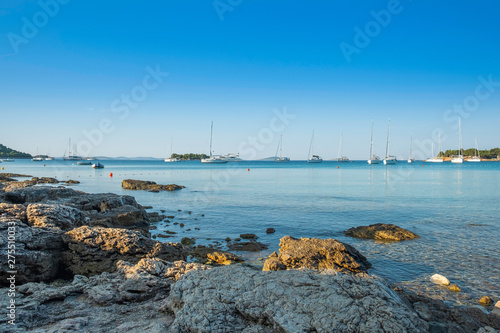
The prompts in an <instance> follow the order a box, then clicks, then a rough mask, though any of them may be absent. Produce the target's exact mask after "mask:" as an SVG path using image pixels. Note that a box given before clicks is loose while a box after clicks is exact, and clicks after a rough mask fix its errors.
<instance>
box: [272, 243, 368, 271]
mask: <svg viewBox="0 0 500 333" xmlns="http://www.w3.org/2000/svg"><path fill="white" fill-rule="evenodd" d="M371 266H372V265H371V264H370V263H369V262H368V260H367V259H366V258H365V256H363V255H362V254H361V253H360V252H359V251H358V250H356V249H355V248H354V247H352V246H351V245H349V244H344V243H342V242H340V241H338V240H336V239H319V238H301V239H297V238H293V237H290V236H285V237H283V238H282V239H281V240H280V250H279V255H276V253H274V254H271V256H270V257H269V259H267V260H266V263H265V264H264V269H265V270H285V269H300V268H309V269H335V270H337V271H341V272H349V273H366V271H367V269H369V268H370V267H371Z"/></svg>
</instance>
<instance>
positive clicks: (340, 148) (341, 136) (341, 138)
mask: <svg viewBox="0 0 500 333" xmlns="http://www.w3.org/2000/svg"><path fill="white" fill-rule="evenodd" d="M342 140H344V133H343V132H342V134H341V135H340V145H339V153H338V155H337V159H338V160H340V157H341V155H342Z"/></svg>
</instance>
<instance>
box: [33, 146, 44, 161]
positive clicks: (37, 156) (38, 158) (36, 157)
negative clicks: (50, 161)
mask: <svg viewBox="0 0 500 333" xmlns="http://www.w3.org/2000/svg"><path fill="white" fill-rule="evenodd" d="M31 160H32V161H33V162H41V161H43V156H42V155H38V147H37V148H36V155H35V156H33V158H32V159H31Z"/></svg>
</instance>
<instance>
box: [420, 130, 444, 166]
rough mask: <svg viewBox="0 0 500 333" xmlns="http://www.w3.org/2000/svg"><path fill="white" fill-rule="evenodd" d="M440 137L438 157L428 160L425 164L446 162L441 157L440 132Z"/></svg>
mask: <svg viewBox="0 0 500 333" xmlns="http://www.w3.org/2000/svg"><path fill="white" fill-rule="evenodd" d="M438 135H439V141H438V142H439V153H438V156H436V157H431V158H429V159H426V160H425V162H429V163H443V162H444V159H443V157H442V156H441V132H439V133H438ZM432 156H434V141H433V142H432Z"/></svg>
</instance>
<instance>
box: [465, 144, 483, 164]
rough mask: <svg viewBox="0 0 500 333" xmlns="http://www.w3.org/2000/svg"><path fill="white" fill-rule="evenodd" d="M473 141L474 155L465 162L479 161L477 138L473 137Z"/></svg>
mask: <svg viewBox="0 0 500 333" xmlns="http://www.w3.org/2000/svg"><path fill="white" fill-rule="evenodd" d="M474 143H475V144H476V149H475V152H474V156H473V157H471V158H469V159H468V160H467V162H481V155H480V154H479V150H478V149H477V139H474Z"/></svg>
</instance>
